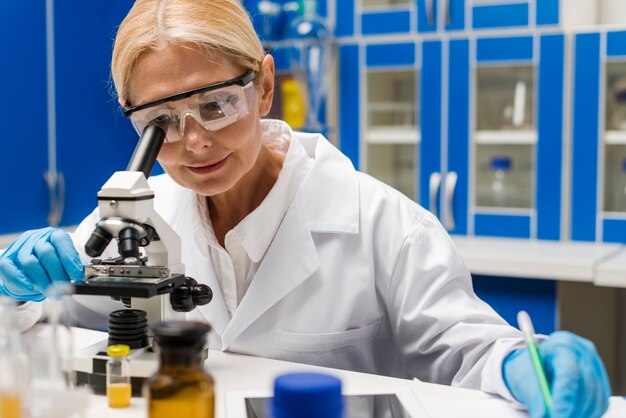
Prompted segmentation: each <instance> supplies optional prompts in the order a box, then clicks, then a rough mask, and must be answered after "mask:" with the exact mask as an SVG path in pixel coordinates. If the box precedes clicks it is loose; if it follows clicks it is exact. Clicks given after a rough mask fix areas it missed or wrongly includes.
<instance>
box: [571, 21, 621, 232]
mask: <svg viewBox="0 0 626 418" xmlns="http://www.w3.org/2000/svg"><path fill="white" fill-rule="evenodd" d="M573 57H574V59H573V74H574V93H573V99H574V100H573V112H572V151H573V153H572V165H573V168H572V195H571V203H572V207H571V213H572V216H571V222H572V223H571V232H572V239H574V240H579V241H603V242H618V243H626V205H625V204H624V202H626V196H625V195H624V180H623V179H624V177H625V175H626V171H624V167H626V166H625V165H624V161H626V129H625V126H624V123H623V120H625V118H623V117H622V116H623V109H624V107H625V106H626V105H625V104H624V95H623V94H622V90H623V87H622V86H623V85H624V81H625V80H626V32H624V31H609V32H603V33H599V32H596V33H594V32H591V33H580V34H576V35H575V36H574V51H573ZM616 199H618V201H615V200H616Z"/></svg>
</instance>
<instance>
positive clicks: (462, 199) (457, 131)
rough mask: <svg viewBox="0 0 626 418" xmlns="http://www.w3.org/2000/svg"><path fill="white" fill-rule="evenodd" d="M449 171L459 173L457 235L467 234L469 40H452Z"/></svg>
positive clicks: (454, 207)
mask: <svg viewBox="0 0 626 418" xmlns="http://www.w3.org/2000/svg"><path fill="white" fill-rule="evenodd" d="M449 51H450V70H449V71H450V72H449V79H448V86H449V87H448V108H449V111H448V171H454V172H456V173H457V174H458V180H457V184H456V188H455V191H454V196H453V202H452V203H453V204H452V206H453V211H454V220H455V228H454V229H453V230H452V231H450V232H451V233H454V234H467V216H468V215H467V214H468V208H467V205H468V178H469V169H468V155H469V74H470V60H469V41H468V40H467V39H462V40H453V41H450V48H449Z"/></svg>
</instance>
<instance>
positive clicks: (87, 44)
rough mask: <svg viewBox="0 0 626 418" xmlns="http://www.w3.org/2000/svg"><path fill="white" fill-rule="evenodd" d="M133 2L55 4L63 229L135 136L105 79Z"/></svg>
mask: <svg viewBox="0 0 626 418" xmlns="http://www.w3.org/2000/svg"><path fill="white" fill-rule="evenodd" d="M132 4H133V2H132V1H131V0H124V1H116V2H111V1H108V0H97V1H89V2H85V1H80V0H71V1H64V2H57V3H56V10H55V27H56V33H55V38H56V39H55V41H56V42H55V49H56V96H57V100H56V114H57V160H58V169H59V171H60V172H62V174H63V176H64V179H65V208H64V213H63V217H62V219H61V224H62V225H73V224H76V223H78V222H80V221H81V220H82V219H83V218H84V217H85V216H86V215H87V214H89V212H90V211H91V210H93V209H94V208H95V207H96V206H97V200H96V194H97V192H98V190H99V189H100V187H101V186H102V185H103V184H104V182H105V181H106V180H107V179H108V178H109V177H110V176H111V174H112V173H113V172H114V171H118V170H124V169H125V168H126V164H127V163H128V161H129V160H130V157H131V155H132V152H133V149H134V146H135V144H136V142H137V135H136V134H135V133H134V130H133V128H132V126H131V125H130V123H129V121H128V120H126V118H125V117H124V115H123V114H122V113H121V111H120V106H119V104H118V103H117V98H116V96H115V94H114V88H113V85H112V81H111V79H110V62H111V52H112V48H113V39H114V37H115V30H116V28H117V26H118V25H119V23H120V22H121V21H122V19H123V18H124V16H125V15H126V13H127V12H128V10H129V9H130V7H131V6H132Z"/></svg>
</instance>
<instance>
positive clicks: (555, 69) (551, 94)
mask: <svg viewBox="0 0 626 418" xmlns="http://www.w3.org/2000/svg"><path fill="white" fill-rule="evenodd" d="M564 47H565V37H564V36H563V35H544V36H542V37H541V50H540V60H539V89H538V91H539V101H538V112H537V113H538V118H537V129H538V132H539V143H538V144H537V147H538V152H537V155H538V161H537V238H539V239H550V240H558V239H560V237H561V234H560V227H561V222H560V219H561V180H562V176H561V161H562V155H561V149H562V147H563V65H564V59H565V57H564V53H565V49H564Z"/></svg>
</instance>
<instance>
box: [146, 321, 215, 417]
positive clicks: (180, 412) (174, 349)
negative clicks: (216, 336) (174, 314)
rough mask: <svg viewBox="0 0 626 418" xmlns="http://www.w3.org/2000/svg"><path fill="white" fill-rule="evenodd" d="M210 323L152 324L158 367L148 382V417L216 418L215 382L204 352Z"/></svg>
mask: <svg viewBox="0 0 626 418" xmlns="http://www.w3.org/2000/svg"><path fill="white" fill-rule="evenodd" d="M210 329H211V327H210V325H208V324H205V323H202V322H195V321H168V322H162V323H160V324H158V325H155V326H153V327H152V331H153V333H154V341H155V342H156V344H157V347H158V351H159V370H158V371H157V373H156V374H155V375H154V376H152V377H151V378H150V379H149V380H148V381H147V382H146V386H145V396H146V398H147V399H146V401H147V403H148V417H149V418H171V417H185V418H213V417H214V414H215V384H214V381H213V378H212V377H211V376H210V375H209V374H208V373H207V372H205V371H204V357H203V355H202V352H203V350H204V345H205V343H206V334H207V333H208V332H209V330H210Z"/></svg>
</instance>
